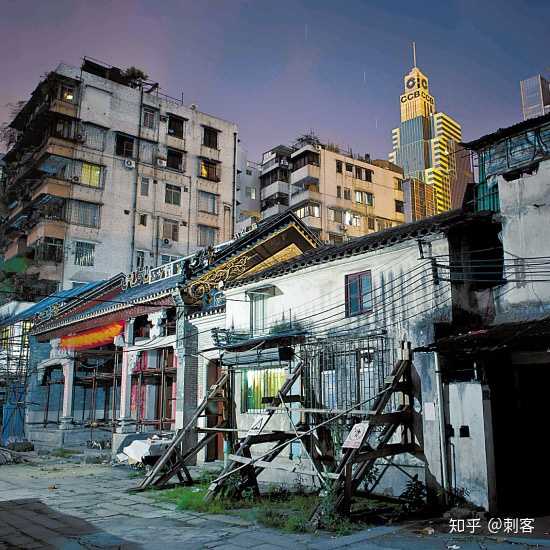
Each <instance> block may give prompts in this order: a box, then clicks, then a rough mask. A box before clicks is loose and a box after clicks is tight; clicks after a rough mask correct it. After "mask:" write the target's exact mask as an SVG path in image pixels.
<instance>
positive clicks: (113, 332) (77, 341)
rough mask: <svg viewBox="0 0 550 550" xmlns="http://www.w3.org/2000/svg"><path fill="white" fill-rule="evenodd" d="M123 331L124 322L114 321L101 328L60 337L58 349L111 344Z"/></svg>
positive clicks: (82, 348) (79, 348) (80, 348)
mask: <svg viewBox="0 0 550 550" xmlns="http://www.w3.org/2000/svg"><path fill="white" fill-rule="evenodd" d="M123 330H124V321H115V322H114V323H109V324H108V325H104V326H102V327H97V328H92V329H90V330H85V331H83V332H79V333H77V334H72V335H69V336H62V337H61V343H60V347H61V348H64V349H72V350H84V349H90V348H97V347H98V346H103V345H105V344H112V343H113V339H114V338H115V337H116V336H118V335H119V334H121V333H122V331H123Z"/></svg>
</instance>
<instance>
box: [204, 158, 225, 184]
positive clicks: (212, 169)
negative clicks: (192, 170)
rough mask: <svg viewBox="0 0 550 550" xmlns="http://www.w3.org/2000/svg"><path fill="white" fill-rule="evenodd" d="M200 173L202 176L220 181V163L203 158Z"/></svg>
mask: <svg viewBox="0 0 550 550" xmlns="http://www.w3.org/2000/svg"><path fill="white" fill-rule="evenodd" d="M199 175H200V177H201V178H205V179H207V180H211V181H220V177H219V174H218V163H216V162H213V161H210V160H207V159H201V160H200V170H199Z"/></svg>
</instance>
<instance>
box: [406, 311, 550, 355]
mask: <svg viewBox="0 0 550 550" xmlns="http://www.w3.org/2000/svg"><path fill="white" fill-rule="evenodd" d="M549 345H550V316H549V317H543V318H541V319H534V320H532V321H523V322H516V323H503V324H501V325H494V326H492V327H486V328H482V329H478V330H472V331H470V332H467V333H465V334H457V335H455V336H449V337H447V338H441V339H440V340H437V341H436V342H433V343H432V344H429V345H428V346H423V347H419V348H416V349H415V350H414V351H415V352H430V351H437V352H439V353H443V354H445V353H453V354H454V355H475V354H479V353H492V352H495V351H502V350H505V349H506V350H512V349H518V348H520V347H521V348H525V347H532V348H533V349H536V348H537V347H546V348H547V347H549Z"/></svg>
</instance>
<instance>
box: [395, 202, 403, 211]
mask: <svg viewBox="0 0 550 550" xmlns="http://www.w3.org/2000/svg"><path fill="white" fill-rule="evenodd" d="M395 211H396V212H400V213H401V214H403V213H404V212H405V205H404V203H403V201H395Z"/></svg>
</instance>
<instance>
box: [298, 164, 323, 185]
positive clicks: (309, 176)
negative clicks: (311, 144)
mask: <svg viewBox="0 0 550 550" xmlns="http://www.w3.org/2000/svg"><path fill="white" fill-rule="evenodd" d="M320 176H321V169H320V167H319V166H316V165H315V164H306V165H305V166H302V167H301V168H298V170H295V171H294V172H292V173H291V175H290V183H292V185H296V184H300V183H304V182H307V181H311V180H313V179H315V180H317V181H319V179H320Z"/></svg>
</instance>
